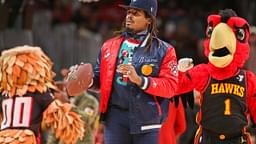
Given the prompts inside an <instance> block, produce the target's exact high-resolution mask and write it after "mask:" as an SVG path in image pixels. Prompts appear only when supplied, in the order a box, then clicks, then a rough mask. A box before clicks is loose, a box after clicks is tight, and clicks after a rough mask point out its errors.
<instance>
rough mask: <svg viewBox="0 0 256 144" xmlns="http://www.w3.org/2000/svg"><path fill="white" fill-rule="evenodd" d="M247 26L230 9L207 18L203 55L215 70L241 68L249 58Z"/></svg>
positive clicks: (245, 22) (244, 21)
mask: <svg viewBox="0 0 256 144" xmlns="http://www.w3.org/2000/svg"><path fill="white" fill-rule="evenodd" d="M249 34H250V32H249V24H248V23H247V21H246V20H245V19H243V18H241V17H238V16H237V15H236V13H235V12H234V11H233V10H231V9H225V10H222V11H220V12H219V14H218V15H210V16H209V17H208V26H207V30H206V35H207V38H206V40H205V43H204V47H205V55H206V56H207V57H208V59H209V63H210V64H211V65H213V66H214V67H216V68H221V69H223V68H226V67H230V66H232V68H238V67H242V66H243V65H244V63H245V61H246V60H247V59H248V57H249V44H248V39H249Z"/></svg>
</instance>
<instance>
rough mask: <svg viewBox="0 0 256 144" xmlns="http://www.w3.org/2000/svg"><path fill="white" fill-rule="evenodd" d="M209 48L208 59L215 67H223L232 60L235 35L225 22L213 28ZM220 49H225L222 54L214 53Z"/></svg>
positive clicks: (234, 48)
mask: <svg viewBox="0 0 256 144" xmlns="http://www.w3.org/2000/svg"><path fill="white" fill-rule="evenodd" d="M209 48H210V54H209V56H208V57H209V61H210V62H211V63H212V64H213V65H215V66H216V67H219V68H224V67H226V66H228V65H229V64H230V63H231V62H232V60H233V56H234V53H235V51H236V37H235V34H234V32H233V30H232V29H231V28H230V27H229V26H228V25H227V24H226V23H220V24H218V25H217V26H216V27H215V28H214V29H213V32H212V35H211V39H210V45H209ZM222 50H223V51H226V53H225V54H224V55H222V54H216V53H217V52H219V53H221V52H220V51H222ZM227 51H228V52H227Z"/></svg>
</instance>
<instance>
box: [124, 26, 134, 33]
mask: <svg viewBox="0 0 256 144" xmlns="http://www.w3.org/2000/svg"><path fill="white" fill-rule="evenodd" d="M125 31H126V32H131V33H133V29H131V28H128V27H125Z"/></svg>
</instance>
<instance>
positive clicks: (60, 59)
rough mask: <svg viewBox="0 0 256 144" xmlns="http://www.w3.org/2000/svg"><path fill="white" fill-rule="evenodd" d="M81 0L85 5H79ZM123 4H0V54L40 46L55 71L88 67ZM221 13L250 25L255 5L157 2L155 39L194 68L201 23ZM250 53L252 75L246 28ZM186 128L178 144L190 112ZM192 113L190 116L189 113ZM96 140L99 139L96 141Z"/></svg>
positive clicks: (216, 0)
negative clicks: (167, 44)
mask: <svg viewBox="0 0 256 144" xmlns="http://www.w3.org/2000/svg"><path fill="white" fill-rule="evenodd" d="M84 1H85V0H84ZM128 3H129V1H128V0H99V1H97V2H94V1H92V2H91V3H88V2H83V1H82V0H81V1H79V0H1V1H0V50H1V51H2V50H3V49H6V48H11V47H14V46H16V45H24V44H29V45H35V46H40V47H41V48H42V49H43V50H44V51H45V52H46V53H47V54H48V55H49V57H50V58H51V59H52V60H53V61H54V70H55V71H56V74H57V76H56V80H61V78H62V77H61V75H60V74H59V72H60V71H61V70H62V69H63V68H68V67H70V66H71V65H74V64H77V63H81V62H89V63H92V64H94V63H95V61H96V57H97V54H98V51H99V49H100V46H101V45H102V42H103V41H105V40H106V39H108V38H110V37H111V36H113V31H115V30H117V29H119V28H120V26H121V23H122V20H123V17H124V16H125V11H124V10H123V9H122V8H120V7H118V4H128ZM223 8H232V9H234V10H235V11H236V12H237V13H238V15H239V16H242V17H244V18H246V19H247V20H248V22H249V23H250V24H251V25H256V17H255V16H254V15H253V14H255V13H256V1H255V0H243V1H240V0H197V1H191V0H159V10H158V17H157V18H158V19H157V22H158V29H159V34H158V35H159V38H161V39H163V40H165V41H167V42H170V43H171V44H172V45H173V46H174V47H175V49H176V53H177V57H178V59H179V58H182V57H191V58H193V60H194V63H195V64H198V63H204V62H206V58H205V57H204V55H203V46H202V43H203V39H204V37H205V28H206V19H207V16H208V15H209V14H212V13H218V10H220V9H223ZM250 45H251V53H250V59H249V61H248V63H247V68H248V69H251V70H253V71H254V72H256V66H255V64H256V62H255V61H256V27H252V28H251V39H250ZM187 111H188V113H187V119H188V120H187V121H188V122H190V123H189V124H188V127H189V128H188V129H190V128H191V129H190V130H191V131H187V132H186V133H185V135H184V136H181V140H180V141H181V143H182V144H186V143H188V144H189V143H190V142H191V141H192V140H191V139H193V135H194V132H195V130H196V124H195V123H192V122H193V120H195V113H196V109H195V110H193V111H192V110H187ZM191 111H192V112H191ZM99 141H100V138H99Z"/></svg>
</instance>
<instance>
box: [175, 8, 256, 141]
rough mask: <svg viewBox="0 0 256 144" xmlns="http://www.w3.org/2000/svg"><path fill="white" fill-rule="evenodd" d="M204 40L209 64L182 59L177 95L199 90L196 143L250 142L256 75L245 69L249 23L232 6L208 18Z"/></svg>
mask: <svg viewBox="0 0 256 144" xmlns="http://www.w3.org/2000/svg"><path fill="white" fill-rule="evenodd" d="M206 34H207V38H206V40H205V43H204V48H205V55H206V56H207V57H208V60H209V62H208V63H207V64H199V65H197V66H195V67H193V68H190V67H191V60H190V59H181V60H180V61H179V66H178V67H179V69H180V70H181V71H180V72H179V86H178V90H177V94H182V93H186V92H189V91H192V90H194V89H195V90H197V91H199V92H200V93H201V94H202V96H201V98H200V111H199V113H198V115H197V122H198V124H199V129H198V131H197V135H196V138H195V144H216V143H235V144H249V143H250V139H249V136H248V134H247V133H246V131H245V128H246V126H247V125H248V119H247V118H248V116H249V115H251V116H252V117H253V120H254V122H255V121H256V78H255V75H254V74H253V73H252V72H251V71H248V70H245V69H243V66H244V63H245V62H246V60H247V59H248V57H249V44H248V39H249V24H248V23H247V21H246V20H245V19H243V18H241V17H238V16H237V15H236V13H235V12H234V11H233V10H231V9H226V10H222V11H220V12H219V14H218V15H210V16H209V17H208V27H207V31H206Z"/></svg>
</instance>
